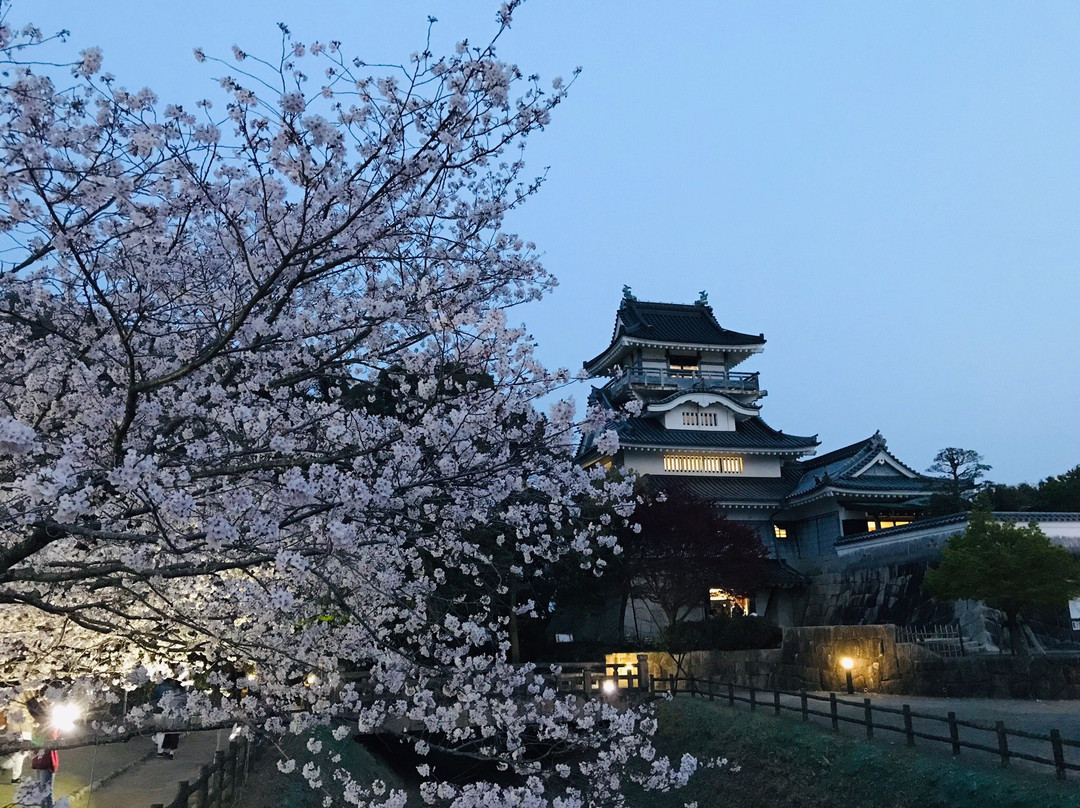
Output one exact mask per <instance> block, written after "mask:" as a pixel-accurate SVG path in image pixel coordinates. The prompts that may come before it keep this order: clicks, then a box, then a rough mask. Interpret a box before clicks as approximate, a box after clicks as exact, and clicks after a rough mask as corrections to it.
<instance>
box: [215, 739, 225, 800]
mask: <svg viewBox="0 0 1080 808" xmlns="http://www.w3.org/2000/svg"><path fill="white" fill-rule="evenodd" d="M224 799H225V750H224V749H219V750H217V751H216V752H214V802H215V803H216V806H217V808H221V806H222V803H223V802H224Z"/></svg>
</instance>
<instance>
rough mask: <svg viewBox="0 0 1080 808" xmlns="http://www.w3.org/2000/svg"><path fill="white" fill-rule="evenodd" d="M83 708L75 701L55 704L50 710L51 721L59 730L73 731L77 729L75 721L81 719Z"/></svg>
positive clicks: (54, 727)
mask: <svg viewBox="0 0 1080 808" xmlns="http://www.w3.org/2000/svg"><path fill="white" fill-rule="evenodd" d="M81 714H82V710H80V709H79V705H77V704H75V703H73V702H61V703H59V704H54V705H53V707H52V710H51V711H50V712H49V723H51V724H52V727H53V729H55V730H56V731H57V732H71V731H72V730H74V729H75V722H76V721H78V720H79V716H80V715H81Z"/></svg>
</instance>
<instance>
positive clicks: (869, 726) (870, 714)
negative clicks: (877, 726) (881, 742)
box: [863, 699, 874, 741]
mask: <svg viewBox="0 0 1080 808" xmlns="http://www.w3.org/2000/svg"><path fill="white" fill-rule="evenodd" d="M873 705H874V703H873V702H872V701H870V699H863V718H864V719H865V720H866V740H868V741H872V740H874V706H873Z"/></svg>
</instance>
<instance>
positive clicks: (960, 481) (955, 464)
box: [926, 446, 991, 513]
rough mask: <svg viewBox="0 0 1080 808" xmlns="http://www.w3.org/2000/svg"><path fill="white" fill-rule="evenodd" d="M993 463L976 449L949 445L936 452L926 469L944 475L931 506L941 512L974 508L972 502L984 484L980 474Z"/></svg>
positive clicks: (933, 509)
mask: <svg viewBox="0 0 1080 808" xmlns="http://www.w3.org/2000/svg"><path fill="white" fill-rule="evenodd" d="M990 468H991V467H990V466H988V465H987V464H985V463H983V458H982V455H981V454H979V453H978V452H976V451H975V450H974V449H960V448H958V447H956V446H947V447H945V448H944V449H942V450H941V451H940V452H938V453H937V454H936V455H934V462H933V463H931V464H930V468H928V469H927V470H926V471H927V472H928V473H930V474H937V475H939V477H940V479H941V485H940V490H939V491H938V493H937V494H935V495H934V497H933V501H932V502H931V510H932V511H934V512H937V513H956V512H958V511H967V510H971V502H972V499H973V498H974V496H975V494H977V493H978V491H979V489H980V488H981V487H982V483H980V478H981V477H982V476H983V474H984V473H985V472H987V471H990Z"/></svg>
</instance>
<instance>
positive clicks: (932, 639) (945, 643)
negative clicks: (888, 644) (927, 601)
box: [896, 625, 965, 657]
mask: <svg viewBox="0 0 1080 808" xmlns="http://www.w3.org/2000/svg"><path fill="white" fill-rule="evenodd" d="M896 641H897V642H899V643H915V644H917V645H922V646H924V647H926V648H928V649H930V650H931V651H934V652H935V653H937V654H939V655H941V656H943V657H961V656H964V653H965V652H964V635H963V633H961V631H960V626H958V625H957V626H897V627H896Z"/></svg>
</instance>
